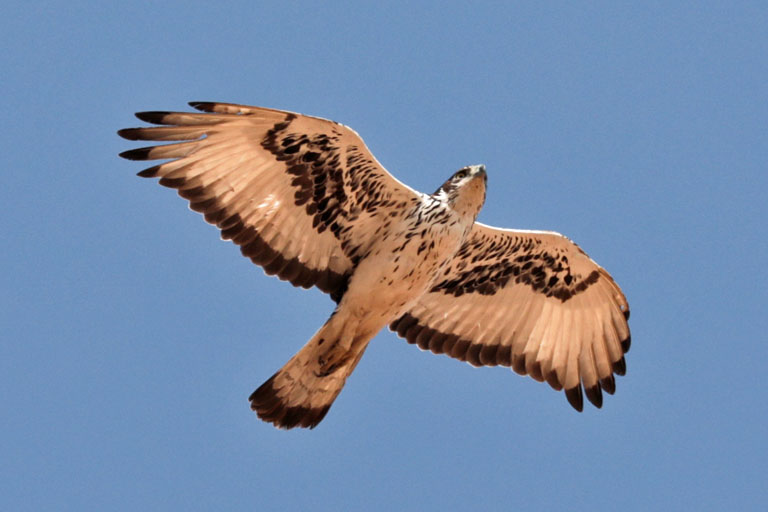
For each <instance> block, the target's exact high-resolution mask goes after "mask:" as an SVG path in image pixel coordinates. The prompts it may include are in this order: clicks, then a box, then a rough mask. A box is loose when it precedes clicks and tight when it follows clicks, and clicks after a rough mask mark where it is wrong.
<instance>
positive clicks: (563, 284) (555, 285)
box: [431, 237, 600, 302]
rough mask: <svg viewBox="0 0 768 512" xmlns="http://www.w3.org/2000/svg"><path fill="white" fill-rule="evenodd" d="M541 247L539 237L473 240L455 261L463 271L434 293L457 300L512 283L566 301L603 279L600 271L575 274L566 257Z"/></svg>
mask: <svg viewBox="0 0 768 512" xmlns="http://www.w3.org/2000/svg"><path fill="white" fill-rule="evenodd" d="M541 245H542V244H541V241H540V240H538V239H537V238H535V237H531V238H527V239H526V238H506V239H501V240H499V241H495V240H488V239H486V238H482V237H473V238H470V239H469V240H467V241H466V242H465V243H464V245H463V246H462V248H461V249H460V250H459V252H458V253H457V254H456V256H455V257H454V260H453V265H452V268H456V269H460V270H459V271H458V275H455V276H451V277H450V278H447V279H443V280H439V281H438V282H437V284H435V285H434V287H433V288H432V290H431V291H432V292H443V293H446V294H451V295H453V296H455V297H460V296H461V295H464V294H465V293H479V294H481V295H493V294H494V293H496V292H497V291H498V290H500V289H502V288H504V287H505V286H507V284H509V283H510V282H511V283H516V284H525V285H528V286H530V287H531V289H532V290H533V291H535V292H539V293H542V294H544V295H546V296H547V297H555V298H558V299H560V300H561V301H563V302H565V301H567V300H568V299H570V298H571V297H573V296H574V295H576V294H578V293H581V292H583V291H585V290H586V289H587V288H589V286H590V285H592V284H594V283H596V282H597V280H598V279H600V274H599V272H597V271H596V270H595V271H592V272H591V273H590V274H589V275H587V276H580V275H576V274H572V273H571V268H570V266H569V265H568V257H567V256H566V255H565V254H561V253H559V252H550V251H552V248H549V249H543V248H541Z"/></svg>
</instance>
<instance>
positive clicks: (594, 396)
mask: <svg viewBox="0 0 768 512" xmlns="http://www.w3.org/2000/svg"><path fill="white" fill-rule="evenodd" d="M584 393H586V395H587V400H589V401H590V402H591V403H592V405H594V406H595V407H597V408H598V409H600V408H601V407H602V406H603V392H602V391H600V386H599V385H598V384H595V385H594V386H592V387H591V388H584Z"/></svg>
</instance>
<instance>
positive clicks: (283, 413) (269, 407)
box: [248, 370, 335, 429]
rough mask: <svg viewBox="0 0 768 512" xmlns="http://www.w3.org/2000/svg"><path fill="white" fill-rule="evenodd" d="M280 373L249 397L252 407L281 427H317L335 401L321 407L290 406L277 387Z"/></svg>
mask: <svg viewBox="0 0 768 512" xmlns="http://www.w3.org/2000/svg"><path fill="white" fill-rule="evenodd" d="M281 371H282V370H281ZM279 374H280V372H277V373H275V374H274V375H273V376H272V377H270V378H269V379H268V380H267V381H266V382H265V383H264V384H262V385H261V386H259V388H258V389H257V390H256V391H254V392H253V393H252V394H251V396H250V397H249V398H248V400H250V401H251V409H253V410H254V411H256V414H258V416H259V418H261V419H262V420H264V421H267V422H269V423H274V424H275V426H277V427H280V428H286V429H288V428H293V427H303V428H315V427H316V426H317V424H318V423H320V422H321V421H322V420H323V418H324V417H325V415H326V413H327V412H328V409H330V408H331V403H333V401H331V403H328V404H325V405H322V406H319V407H307V406H303V405H295V406H290V405H288V403H287V401H286V400H285V399H283V398H280V396H279V395H278V391H277V390H276V389H275V386H274V382H275V378H276V377H277V376H278V375H279ZM334 398H335V397H334Z"/></svg>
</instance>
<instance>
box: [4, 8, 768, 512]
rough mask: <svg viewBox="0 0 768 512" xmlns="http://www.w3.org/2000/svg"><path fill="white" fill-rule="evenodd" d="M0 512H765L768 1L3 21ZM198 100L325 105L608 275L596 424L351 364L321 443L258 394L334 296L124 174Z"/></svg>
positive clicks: (48, 12)
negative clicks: (266, 262)
mask: <svg viewBox="0 0 768 512" xmlns="http://www.w3.org/2000/svg"><path fill="white" fill-rule="evenodd" d="M0 43H2V52H0V69H2V80H0V93H1V96H0V97H1V98H2V101H3V106H2V110H3V117H2V123H0V131H1V132H0V133H1V135H2V138H1V140H2V152H0V165H1V169H0V200H1V201H2V203H1V204H2V208H3V211H4V213H3V215H2V217H1V219H2V220H1V221H0V222H2V230H1V231H0V236H1V240H2V251H0V268H1V269H2V270H1V273H0V279H1V281H0V341H1V345H0V346H1V347H2V348H1V350H2V352H1V354H0V397H2V402H1V404H2V409H3V412H2V415H1V416H0V450H1V451H0V509H2V510H318V511H324V510H374V511H378V510H382V511H384V510H386V511H391V510H461V509H467V510H469V509H477V510H512V509H517V510H534V509H560V510H568V509H581V510H587V509H592V510H615V509H617V508H618V509H621V510H651V509H663V510H726V509H729V510H750V509H751V510H758V509H759V510H764V507H765V504H766V502H768V484H766V474H767V472H768V468H767V467H766V461H768V449H767V448H766V441H768V427H767V426H766V425H768V400H767V397H766V392H765V382H764V380H765V371H766V370H765V369H766V363H767V362H768V361H766V359H768V358H767V357H766V356H767V355H768V339H767V338H766V332H768V322H767V320H766V317H767V316H768V315H766V307H765V299H766V287H767V286H768V279H766V263H767V259H768V250H767V247H766V245H767V244H766V235H767V234H768V233H767V232H766V231H767V230H766V226H765V225H766V222H767V221H768V207H767V206H766V203H767V202H768V201H767V200H766V188H767V187H768V178H766V170H767V169H768V7H766V4H765V2H757V1H756V2H698V1H697V2H662V1H657V2H653V1H651V2H641V3H637V2H633V3H629V2H613V1H610V2H609V1H605V2H488V3H478V2H474V3H457V2H402V3H400V2H386V3H379V2H376V3H370V4H368V5H363V4H362V3H359V2H326V3H322V4H321V3H309V2H306V3H305V2H246V1H241V2H228V1H224V2H175V1H167V2H82V1H68V2H44V1H41V2H26V3H22V2H15V3H13V5H10V6H6V7H5V8H4V11H3V17H2V19H0ZM190 100H213V101H228V102H239V103H246V104H255V105H263V106H270V107H275V108H283V109H289V110H294V111H298V112H303V113H307V114H313V115H318V116H322V117H328V118H332V119H335V120H337V121H340V122H343V123H345V124H348V125H350V126H352V127H353V128H355V129H356V130H357V131H358V132H359V133H360V134H361V135H362V136H363V137H364V139H365V141H366V142H367V143H368V145H369V147H370V148H371V150H372V151H373V152H374V154H375V155H376V156H377V157H378V159H379V160H380V161H381V162H382V163H383V164H384V165H385V166H386V167H387V168H388V169H389V170H390V171H391V172H392V173H393V174H394V175H395V176H397V177H398V178H399V179H401V180H402V181H404V182H406V183H408V184H409V185H411V186H413V187H415V188H417V189H419V190H422V191H427V192H431V191H433V190H434V189H435V188H437V186H438V185H440V184H441V183H442V182H443V181H444V180H445V179H446V178H447V177H448V176H449V175H450V174H451V173H452V172H454V171H455V170H456V169H458V168H460V167H462V166H464V165H467V164H474V163H485V164H486V165H487V167H488V173H489V187H490V188H489V192H488V198H487V203H486V206H485V209H484V210H483V211H482V213H481V214H480V220H481V221H483V222H485V223H489V224H493V225H497V226H505V227H514V228H525V229H552V230H557V231H560V232H562V233H564V234H566V235H568V236H569V237H571V238H572V239H574V240H575V241H577V242H578V243H579V244H580V245H581V246H582V247H583V248H585V250H587V252H589V254H590V255H591V256H592V257H593V258H594V259H595V260H597V261H598V262H599V263H600V264H601V265H603V266H604V267H605V268H607V269H608V270H609V271H610V272H611V273H612V274H613V276H614V277H615V278H616V280H617V281H618V282H619V283H620V285H621V286H622V288H623V290H624V292H625V293H626V295H627V297H628V299H629V302H630V305H631V308H632V318H631V320H630V326H631V328H632V334H633V344H632V350H631V351H630V353H629V354H628V356H627V364H628V374H627V376H626V377H623V378H619V379H618V380H617V387H618V389H617V392H616V395H615V396H613V397H608V398H607V399H606V401H605V404H604V406H603V409H602V410H596V409H594V408H593V407H591V405H587V406H586V410H585V412H584V413H582V414H578V413H576V412H574V411H573V410H572V409H571V407H570V406H569V405H568V403H567V402H566V400H565V398H564V395H563V394H562V393H556V392H554V391H552V390H551V389H549V387H548V386H546V385H545V384H539V383H536V382H534V381H533V380H531V379H529V378H522V377H519V376H517V375H516V374H514V373H513V372H511V371H510V370H508V369H503V368H491V369H489V368H484V369H475V368H472V367H470V366H469V365H467V364H464V363H460V362H458V361H455V360H452V359H450V358H447V357H444V356H439V357H438V356H434V355H431V354H429V353H422V352H420V351H419V350H418V349H417V348H415V347H413V346H411V345H408V344H407V343H406V342H405V341H403V340H401V339H399V338H397V336H396V335H394V334H393V333H391V332H388V331H386V332H382V333H381V334H380V335H379V336H378V337H377V338H375V339H374V340H373V342H372V344H371V346H370V347H369V348H368V351H367V353H366V354H365V357H364V358H363V359H362V361H361V363H360V365H359V366H358V368H357V370H356V372H355V373H354V374H353V376H352V377H351V378H350V379H349V380H348V382H347V386H346V388H345V389H344V391H343V392H342V394H341V395H340V396H339V399H338V400H337V401H336V403H335V405H334V406H333V408H332V409H331V411H330V413H329V414H328V416H327V417H326V419H325V420H324V421H323V422H322V423H321V424H320V426H319V427H318V428H316V429H315V430H312V431H304V430H293V431H287V432H286V431H279V430H277V429H275V428H274V427H272V426H271V425H268V424H266V423H263V422H261V421H259V420H258V419H257V418H256V416H255V415H254V414H253V413H252V412H251V411H250V409H249V407H248V402H247V397H248V395H249V394H250V393H251V392H252V391H253V390H254V389H255V388H256V387H257V386H258V385H259V384H261V383H262V382H263V381H264V380H265V379H267V378H268V377H269V376H270V375H272V373H273V372H274V371H275V370H277V369H278V368H279V367H280V366H282V365H283V363H284V362H285V361H287V360H288V358H289V357H290V356H291V355H292V354H293V353H294V352H295V351H296V350H298V349H299V348H300V347H301V346H302V345H303V344H304V343H305V341H306V340H308V339H309V338H310V337H311V335H312V334H313V333H314V332H315V330H316V329H317V328H318V327H319V326H320V325H322V323H323V322H324V320H325V319H326V318H327V316H328V315H329V314H330V313H331V311H332V309H333V304H332V302H331V301H330V300H329V299H328V298H327V297H326V296H324V295H323V294H322V293H320V292H318V291H316V290H312V291H304V290H301V289H295V288H293V287H291V286H290V285H289V284H287V283H284V282H281V281H278V280H277V279H275V278H271V277H267V276H265V275H264V274H263V273H262V271H261V270H260V269H259V268H257V267H255V266H253V265H252V264H251V263H250V262H249V261H248V260H246V259H245V258H243V257H241V256H240V254H239V251H238V250H237V248H235V247H234V246H232V245H231V244H229V243H224V242H220V241H219V240H218V234H217V231H216V230H215V229H214V228H213V227H211V226H209V225H207V224H205V223H204V222H203V221H202V219H201V218H200V216H199V215H197V214H195V213H193V212H190V211H189V210H188V209H187V207H186V205H185V203H184V202H183V201H182V200H181V199H179V198H178V197H176V195H175V194H174V193H173V192H172V191H170V190H168V189H164V188H162V187H159V186H157V185H156V184H155V183H153V181H152V180H142V179H140V178H137V177H136V176H135V173H136V172H137V171H139V170H140V169H141V168H142V167H141V166H140V165H139V164H136V163H135V162H128V161H123V160H121V159H119V158H118V157H117V154H118V153H119V152H120V151H123V150H125V149H129V148H131V147H136V144H131V143H129V142H128V141H124V140H122V139H120V138H119V137H118V136H117V135H116V134H115V132H116V130H117V129H119V128H123V127H129V126H137V125H140V124H141V123H140V122H139V121H138V120H136V119H135V118H134V117H133V115H132V114H133V112H136V111H140V110H153V109H154V110H174V109H185V108H186V102H187V101H190Z"/></svg>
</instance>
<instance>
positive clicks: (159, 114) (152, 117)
mask: <svg viewBox="0 0 768 512" xmlns="http://www.w3.org/2000/svg"><path fill="white" fill-rule="evenodd" d="M168 114H170V112H168V111H165V110H163V111H161V110H153V111H150V112H136V113H135V114H134V115H135V116H136V117H138V118H139V119H141V120H142V121H145V122H147V123H152V124H163V119H165V116H167V115H168Z"/></svg>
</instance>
